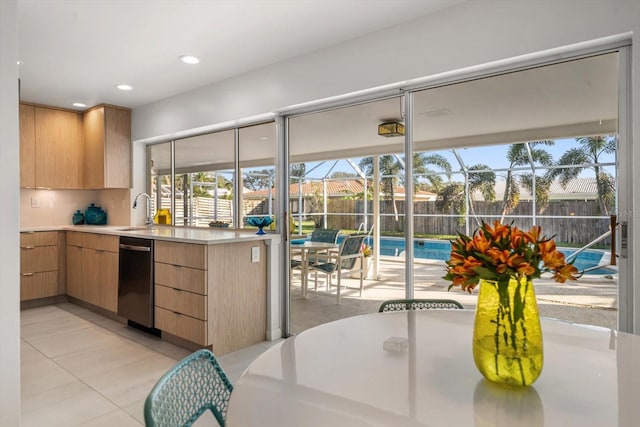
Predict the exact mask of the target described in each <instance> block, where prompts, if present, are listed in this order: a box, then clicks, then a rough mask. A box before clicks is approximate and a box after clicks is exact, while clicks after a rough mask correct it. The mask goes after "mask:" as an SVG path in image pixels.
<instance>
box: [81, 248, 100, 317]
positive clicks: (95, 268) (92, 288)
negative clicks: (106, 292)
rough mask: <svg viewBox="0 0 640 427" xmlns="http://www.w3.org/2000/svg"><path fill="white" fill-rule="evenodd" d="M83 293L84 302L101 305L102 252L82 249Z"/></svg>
mask: <svg viewBox="0 0 640 427" xmlns="http://www.w3.org/2000/svg"><path fill="white" fill-rule="evenodd" d="M82 293H83V296H84V298H83V300H84V301H86V302H88V303H89V304H93V305H98V306H99V305H100V252H99V251H97V250H95V249H91V248H82Z"/></svg>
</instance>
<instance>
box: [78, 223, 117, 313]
mask: <svg viewBox="0 0 640 427" xmlns="http://www.w3.org/2000/svg"><path fill="white" fill-rule="evenodd" d="M118 242H119V239H118V236H108V235H102V234H96V233H82V232H68V233H67V294H68V295H69V296H72V297H74V298H77V299H79V300H81V301H84V302H88V303H89V304H93V305H95V306H98V307H101V308H104V309H105V310H109V311H111V312H114V313H115V312H117V311H118Z"/></svg>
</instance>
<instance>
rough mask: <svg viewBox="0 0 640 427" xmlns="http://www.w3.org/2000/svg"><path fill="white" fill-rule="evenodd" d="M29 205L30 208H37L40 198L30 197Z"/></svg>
mask: <svg viewBox="0 0 640 427" xmlns="http://www.w3.org/2000/svg"><path fill="white" fill-rule="evenodd" d="M31 207H32V208H39V207H40V200H38V198H37V197H32V198H31Z"/></svg>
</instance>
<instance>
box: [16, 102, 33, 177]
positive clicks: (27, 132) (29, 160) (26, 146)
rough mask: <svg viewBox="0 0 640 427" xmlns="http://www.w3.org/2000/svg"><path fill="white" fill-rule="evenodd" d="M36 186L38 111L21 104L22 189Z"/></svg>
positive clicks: (30, 106)
mask: <svg viewBox="0 0 640 427" xmlns="http://www.w3.org/2000/svg"><path fill="white" fill-rule="evenodd" d="M35 186H36V111H35V107H33V106H32V105H25V104H20V187H35Z"/></svg>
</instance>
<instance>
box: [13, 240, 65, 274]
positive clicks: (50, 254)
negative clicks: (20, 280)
mask: <svg viewBox="0 0 640 427" xmlns="http://www.w3.org/2000/svg"><path fill="white" fill-rule="evenodd" d="M54 270H58V247H57V246H35V247H33V246H29V247H21V248H20V273H37V272H40V271H54Z"/></svg>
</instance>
